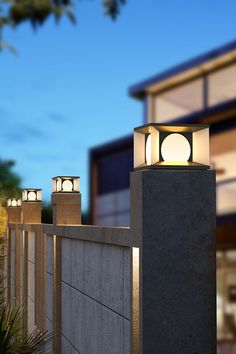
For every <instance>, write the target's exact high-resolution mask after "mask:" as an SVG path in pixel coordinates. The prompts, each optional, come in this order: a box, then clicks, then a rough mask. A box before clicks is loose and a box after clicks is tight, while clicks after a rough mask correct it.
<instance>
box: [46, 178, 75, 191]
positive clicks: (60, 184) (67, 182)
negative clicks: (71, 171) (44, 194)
mask: <svg viewBox="0 0 236 354" xmlns="http://www.w3.org/2000/svg"><path fill="white" fill-rule="evenodd" d="M79 179H80V178H79V177H77V176H76V177H74V176H57V177H53V179H52V192H53V193H79V192H80V184H79Z"/></svg>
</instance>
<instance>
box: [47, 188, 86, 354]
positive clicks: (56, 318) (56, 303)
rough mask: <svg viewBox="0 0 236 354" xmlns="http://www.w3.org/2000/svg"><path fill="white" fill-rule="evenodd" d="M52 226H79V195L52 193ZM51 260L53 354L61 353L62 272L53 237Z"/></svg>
mask: <svg viewBox="0 0 236 354" xmlns="http://www.w3.org/2000/svg"><path fill="white" fill-rule="evenodd" d="M51 198H52V205H53V224H54V225H71V224H73V225H80V224H81V194H80V193H63V192H59V193H52V196H51ZM53 239H54V241H53V242H54V259H53V354H60V353H61V308H62V306H63V304H62V302H61V272H62V241H61V237H60V236H56V235H54V238H53Z"/></svg>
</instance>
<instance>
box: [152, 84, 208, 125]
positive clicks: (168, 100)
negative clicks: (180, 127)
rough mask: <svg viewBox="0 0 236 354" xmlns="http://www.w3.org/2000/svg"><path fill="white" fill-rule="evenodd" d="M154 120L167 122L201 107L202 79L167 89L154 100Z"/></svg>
mask: <svg viewBox="0 0 236 354" xmlns="http://www.w3.org/2000/svg"><path fill="white" fill-rule="evenodd" d="M154 105H155V107H154V111H155V121H156V122H161V123H164V122H167V121H169V120H173V119H175V118H178V117H182V116H185V115H188V114H190V113H194V112H196V111H199V110H201V109H203V79H197V80H194V81H191V82H189V83H187V84H184V85H182V86H178V87H176V88H174V89H171V90H168V91H166V92H164V93H162V94H160V95H158V96H156V98H155V100H154Z"/></svg>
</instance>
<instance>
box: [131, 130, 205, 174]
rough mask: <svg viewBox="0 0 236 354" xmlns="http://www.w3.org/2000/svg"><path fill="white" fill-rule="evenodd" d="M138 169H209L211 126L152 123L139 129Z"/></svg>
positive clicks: (136, 141) (135, 165) (135, 134)
mask: <svg viewBox="0 0 236 354" xmlns="http://www.w3.org/2000/svg"><path fill="white" fill-rule="evenodd" d="M134 168H135V169H142V168H160V169H163V168H165V169H173V168H174V169H209V168H210V166H209V126H208V125H195V124H188V125H181V124H180V125H174V124H171V125H162V124H155V123H152V124H148V125H144V126H142V127H138V128H135V129H134Z"/></svg>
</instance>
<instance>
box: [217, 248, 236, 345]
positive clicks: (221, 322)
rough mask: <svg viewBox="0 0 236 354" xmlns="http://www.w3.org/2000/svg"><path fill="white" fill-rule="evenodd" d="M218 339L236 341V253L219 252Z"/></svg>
mask: <svg viewBox="0 0 236 354" xmlns="http://www.w3.org/2000/svg"><path fill="white" fill-rule="evenodd" d="M217 337H218V340H220V339H236V251H235V250H228V251H225V252H217Z"/></svg>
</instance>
